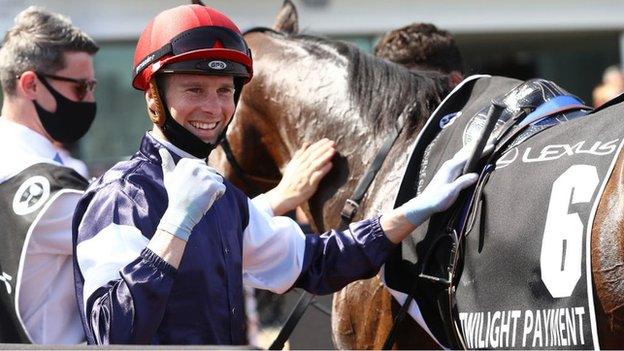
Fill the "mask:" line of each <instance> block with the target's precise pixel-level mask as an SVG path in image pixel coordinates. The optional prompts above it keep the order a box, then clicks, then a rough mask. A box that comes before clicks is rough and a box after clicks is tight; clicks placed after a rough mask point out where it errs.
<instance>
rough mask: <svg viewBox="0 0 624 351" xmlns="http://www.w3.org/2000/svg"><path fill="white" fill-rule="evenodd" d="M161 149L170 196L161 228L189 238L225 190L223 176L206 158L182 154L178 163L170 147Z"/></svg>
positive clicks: (185, 239)
mask: <svg viewBox="0 0 624 351" xmlns="http://www.w3.org/2000/svg"><path fill="white" fill-rule="evenodd" d="M158 153H159V154H160V157H161V158H162V170H163V182H164V183H165V189H166V190H167V197H168V198H169V206H168V207H167V210H166V211H165V214H164V215H163V216H162V218H161V219H160V223H159V224H158V229H160V230H164V231H166V232H167V233H170V234H173V235H175V236H177V237H178V238H180V239H182V240H184V241H187V240H188V238H189V236H190V235H191V231H192V230H193V228H194V227H195V225H197V223H199V221H200V220H201V219H202V217H203V216H204V215H205V214H206V212H207V211H208V210H209V209H210V207H211V206H212V204H214V202H215V201H217V199H219V198H220V197H221V195H223V193H225V185H224V184H223V177H221V176H220V175H219V174H218V173H217V171H216V170H215V169H214V168H212V167H209V166H208V165H206V164H205V163H204V161H203V160H199V159H189V158H182V159H181V160H180V161H179V162H178V164H177V165H176V164H175V163H174V162H173V158H172V157H171V154H169V151H167V149H164V148H161V149H159V150H158Z"/></svg>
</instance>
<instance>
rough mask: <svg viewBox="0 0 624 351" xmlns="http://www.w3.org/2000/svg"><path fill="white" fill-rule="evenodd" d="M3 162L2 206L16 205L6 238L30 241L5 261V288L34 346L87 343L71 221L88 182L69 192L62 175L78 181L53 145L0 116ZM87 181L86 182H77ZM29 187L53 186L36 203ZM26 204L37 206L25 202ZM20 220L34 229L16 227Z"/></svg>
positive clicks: (4, 221)
mask: <svg viewBox="0 0 624 351" xmlns="http://www.w3.org/2000/svg"><path fill="white" fill-rule="evenodd" d="M0 162H1V163H2V167H0V189H2V190H3V191H2V194H3V196H5V197H6V198H4V199H2V201H3V203H9V204H11V205H10V206H7V207H8V208H5V209H4V212H3V215H2V216H1V217H0V226H1V228H2V229H0V233H1V235H2V240H3V241H5V242H6V240H12V241H13V243H15V242H23V244H22V245H16V246H15V247H14V248H12V249H13V254H14V255H4V256H3V257H0V264H1V265H2V269H3V272H2V273H0V274H2V275H3V282H4V284H2V282H0V289H6V290H7V293H8V297H9V298H10V299H11V302H12V304H13V305H14V306H12V308H14V309H15V313H16V316H17V319H18V321H19V324H20V325H21V327H22V328H23V329H24V330H25V331H26V334H27V336H28V338H29V339H30V341H32V342H34V343H40V344H77V343H80V342H84V340H85V336H84V332H83V329H82V324H81V322H80V315H79V313H78V309H77V304H76V297H75V290H74V287H73V273H72V258H71V255H72V242H71V240H72V238H71V221H72V216H73V213H74V209H75V206H76V203H77V202H78V200H79V199H80V197H81V195H82V190H81V189H84V186H86V181H84V179H82V180H77V178H72V179H73V180H72V181H71V182H70V183H71V184H73V185H71V186H70V187H69V188H65V187H66V186H68V184H69V183H67V182H66V181H65V180H63V179H62V178H65V177H66V176H69V177H73V175H70V173H72V171H71V170H69V169H68V168H65V167H64V166H63V164H62V163H60V162H61V158H60V156H59V155H58V153H57V152H56V149H55V148H54V146H53V145H52V143H51V142H50V141H49V140H48V139H46V138H45V137H43V136H42V135H40V134H39V133H36V132H35V131H33V130H31V129H29V128H27V127H25V126H23V125H21V124H17V123H14V122H11V121H8V120H6V119H5V118H0ZM76 176H77V175H76ZM38 177H43V178H38ZM44 178H45V179H44ZM80 181H84V182H85V184H83V185H79V184H76V182H78V183H80ZM15 182H17V183H16V184H15V186H13V184H12V183H15ZM74 185H75V186H74ZM28 186H30V188H32V189H39V186H42V187H45V186H48V187H49V188H48V189H47V190H48V193H46V192H45V191H44V192H42V193H41V194H37V193H33V194H30V196H32V198H31V199H30V200H28V199H24V195H25V194H27V195H28V194H29V193H28V191H29V188H28ZM81 186H82V188H81ZM15 189H17V190H16V191H15ZM55 189H56V190H55ZM11 190H13V191H11ZM9 197H10V198H9ZM21 200H28V201H30V202H23V203H20V201H21ZM29 206H30V207H29ZM37 211H38V212H37ZM34 215H36V216H34ZM29 216H33V218H29ZM24 221H26V222H24ZM17 222H20V223H26V224H27V225H26V226H22V227H20V226H16V223H17ZM17 227H19V228H23V232H20V233H15V232H9V231H11V230H14V229H13V228H17ZM18 246H19V247H18ZM15 250H17V251H19V252H15ZM9 256H14V257H15V258H16V260H15V261H17V262H15V264H17V269H16V270H15V273H14V274H9V273H8V272H6V270H8V267H10V266H11V265H12V264H14V263H13V262H8V261H10V260H11V259H10V257H9ZM5 269H6V270H5Z"/></svg>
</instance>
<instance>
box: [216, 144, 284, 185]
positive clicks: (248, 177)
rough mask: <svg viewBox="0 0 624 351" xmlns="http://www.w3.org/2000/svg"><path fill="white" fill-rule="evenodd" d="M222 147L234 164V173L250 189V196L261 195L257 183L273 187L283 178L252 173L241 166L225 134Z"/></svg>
mask: <svg viewBox="0 0 624 351" xmlns="http://www.w3.org/2000/svg"><path fill="white" fill-rule="evenodd" d="M220 145H221V148H222V149H223V153H225V158H226V159H227V161H228V162H229V164H230V166H232V171H233V172H234V175H235V176H236V177H237V178H238V179H240V181H241V182H242V183H243V185H244V186H245V187H246V188H247V190H249V192H250V194H249V197H252V196H255V195H259V194H260V193H262V191H261V190H260V189H259V188H258V186H257V185H256V184H258V183H261V184H266V185H267V186H268V187H270V188H273V187H275V186H276V185H277V184H279V182H280V180H281V179H277V178H268V177H262V176H257V175H253V174H250V173H249V172H247V171H245V170H244V169H243V167H241V165H240V163H238V161H237V160H236V156H234V153H233V152H232V147H231V146H230V143H229V141H228V139H227V136H224V137H223V139H222V140H221V144H220Z"/></svg>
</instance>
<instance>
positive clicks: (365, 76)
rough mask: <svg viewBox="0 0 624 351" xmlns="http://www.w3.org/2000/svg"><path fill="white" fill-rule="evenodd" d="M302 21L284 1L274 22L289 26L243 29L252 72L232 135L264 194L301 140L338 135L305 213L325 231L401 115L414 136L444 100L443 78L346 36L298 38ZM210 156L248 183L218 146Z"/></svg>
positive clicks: (248, 171) (239, 158)
mask: <svg viewBox="0 0 624 351" xmlns="http://www.w3.org/2000/svg"><path fill="white" fill-rule="evenodd" d="M297 27H298V25H297V16H296V12H295V10H294V6H293V5H292V3H290V2H288V1H287V2H285V4H284V6H283V8H282V11H281V12H280V15H279V16H278V20H277V21H276V23H275V25H274V28H275V29H279V30H286V32H281V31H277V30H275V29H268V28H261V29H252V30H250V31H248V32H247V33H246V34H245V40H246V41H247V43H248V44H249V47H250V48H251V50H252V51H253V57H254V78H253V79H252V81H251V82H250V83H248V84H247V85H246V86H245V88H244V90H243V93H242V96H241V99H240V102H239V105H238V107H237V112H236V115H235V117H234V119H233V121H232V124H231V125H230V128H229V130H228V141H229V143H230V144H231V146H232V150H233V153H234V155H235V158H236V160H237V161H238V163H239V164H240V166H241V168H242V169H243V170H244V172H245V173H246V174H247V175H248V179H249V180H251V181H254V180H261V179H264V180H265V181H264V182H257V181H256V182H255V183H256V184H255V185H256V187H257V188H258V189H259V190H261V191H265V190H268V188H270V187H272V186H274V184H273V183H271V182H270V181H268V180H269V179H271V180H275V181H277V180H278V179H279V177H280V172H279V170H280V168H282V167H283V166H285V164H286V163H287V162H288V161H289V160H290V158H291V155H292V154H293V153H294V152H295V151H296V150H297V149H298V148H299V147H300V146H301V145H302V144H303V143H304V142H314V141H316V140H319V139H321V138H323V137H327V138H330V139H332V140H335V141H336V143H337V149H338V152H339V154H340V155H339V156H337V157H336V158H335V159H334V161H333V163H334V167H333V169H332V171H331V172H330V174H328V175H327V176H326V178H325V179H324V181H323V182H322V183H321V185H320V187H319V190H318V192H317V194H316V195H315V196H314V197H313V198H312V199H311V200H310V203H309V205H310V208H309V210H310V211H309V213H308V214H309V215H310V214H311V218H312V219H313V224H316V226H315V227H316V228H317V229H321V228H325V227H328V226H329V227H332V226H335V225H336V224H337V221H338V220H339V212H340V207H341V206H342V205H341V204H340V202H344V200H345V199H346V198H347V197H348V196H349V195H350V193H349V191H350V190H352V189H353V187H354V186H355V183H356V181H357V177H358V176H361V175H362V173H363V172H364V168H365V167H366V163H368V162H370V161H371V160H372V158H373V157H374V154H375V152H376V150H377V149H378V148H379V147H380V144H381V142H382V140H383V138H384V136H385V134H387V132H388V131H389V130H390V129H392V128H395V124H396V122H397V120H398V119H402V120H404V121H405V124H406V133H410V135H413V134H414V132H415V131H416V130H417V128H418V127H419V126H420V125H422V123H423V121H424V120H425V119H426V117H427V116H428V114H429V112H430V111H431V109H432V107H433V106H435V104H436V103H437V102H438V101H439V95H440V93H441V91H442V90H444V89H445V87H443V86H442V85H443V84H444V82H445V80H444V79H442V78H439V77H440V76H438V75H436V74H434V73H423V74H415V73H412V72H410V71H408V70H406V69H404V68H403V67H401V66H398V65H395V64H392V63H389V62H386V61H383V60H379V59H376V58H374V57H372V56H370V55H367V54H365V53H363V52H361V51H360V50H358V49H357V48H355V47H354V46H352V45H350V44H347V43H343V42H338V41H331V40H328V39H323V38H318V37H312V36H307V35H299V34H297V33H296V28H297ZM213 161H214V162H216V165H217V166H218V167H219V168H221V169H222V170H223V171H224V172H225V176H226V177H228V178H230V179H231V180H232V181H233V182H234V183H235V184H237V185H239V186H242V187H243V189H245V185H244V184H243V183H242V182H240V180H239V179H237V176H236V174H235V173H234V172H233V170H232V167H231V165H230V164H229V163H228V162H227V161H225V157H223V154H222V153H221V152H217V153H216V154H215V155H214V156H213ZM246 190H250V189H246ZM330 198H331V199H332V201H331V202H328V200H329V199H330ZM334 204H336V205H334Z"/></svg>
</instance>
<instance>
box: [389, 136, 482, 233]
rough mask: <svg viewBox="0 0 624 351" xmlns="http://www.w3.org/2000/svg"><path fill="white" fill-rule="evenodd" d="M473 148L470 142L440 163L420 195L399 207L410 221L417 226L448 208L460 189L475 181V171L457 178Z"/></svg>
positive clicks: (476, 176)
mask: <svg viewBox="0 0 624 351" xmlns="http://www.w3.org/2000/svg"><path fill="white" fill-rule="evenodd" d="M473 148H474V145H472V144H469V145H466V146H464V147H463V148H462V149H461V150H459V151H458V152H457V153H456V154H455V156H453V158H451V159H450V160H448V161H446V162H444V163H443V164H442V166H441V167H440V169H439V170H438V172H437V173H436V174H435V175H434V176H433V179H431V182H429V184H428V185H427V187H426V188H425V190H423V192H422V193H421V194H420V195H418V196H416V197H415V198H413V199H411V200H409V201H408V202H406V203H405V204H403V205H401V206H400V207H399V209H400V210H401V211H402V212H403V215H405V217H406V218H407V220H408V221H409V222H410V223H412V224H413V225H415V226H419V225H420V224H422V223H423V222H424V221H425V220H427V219H428V218H429V217H431V215H433V214H434V213H436V212H441V211H444V210H446V209H448V208H449V207H451V205H453V203H454V202H455V200H457V196H459V192H460V191H462V190H463V189H465V188H467V187H469V186H470V185H472V184H474V183H475V182H476V181H477V179H478V178H479V176H478V175H477V174H476V173H468V174H464V175H463V176H461V177H459V178H457V177H458V176H459V175H460V174H461V172H462V169H463V167H464V164H465V163H466V162H467V161H468V158H470V154H471V152H472V150H473ZM490 149H491V148H490Z"/></svg>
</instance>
